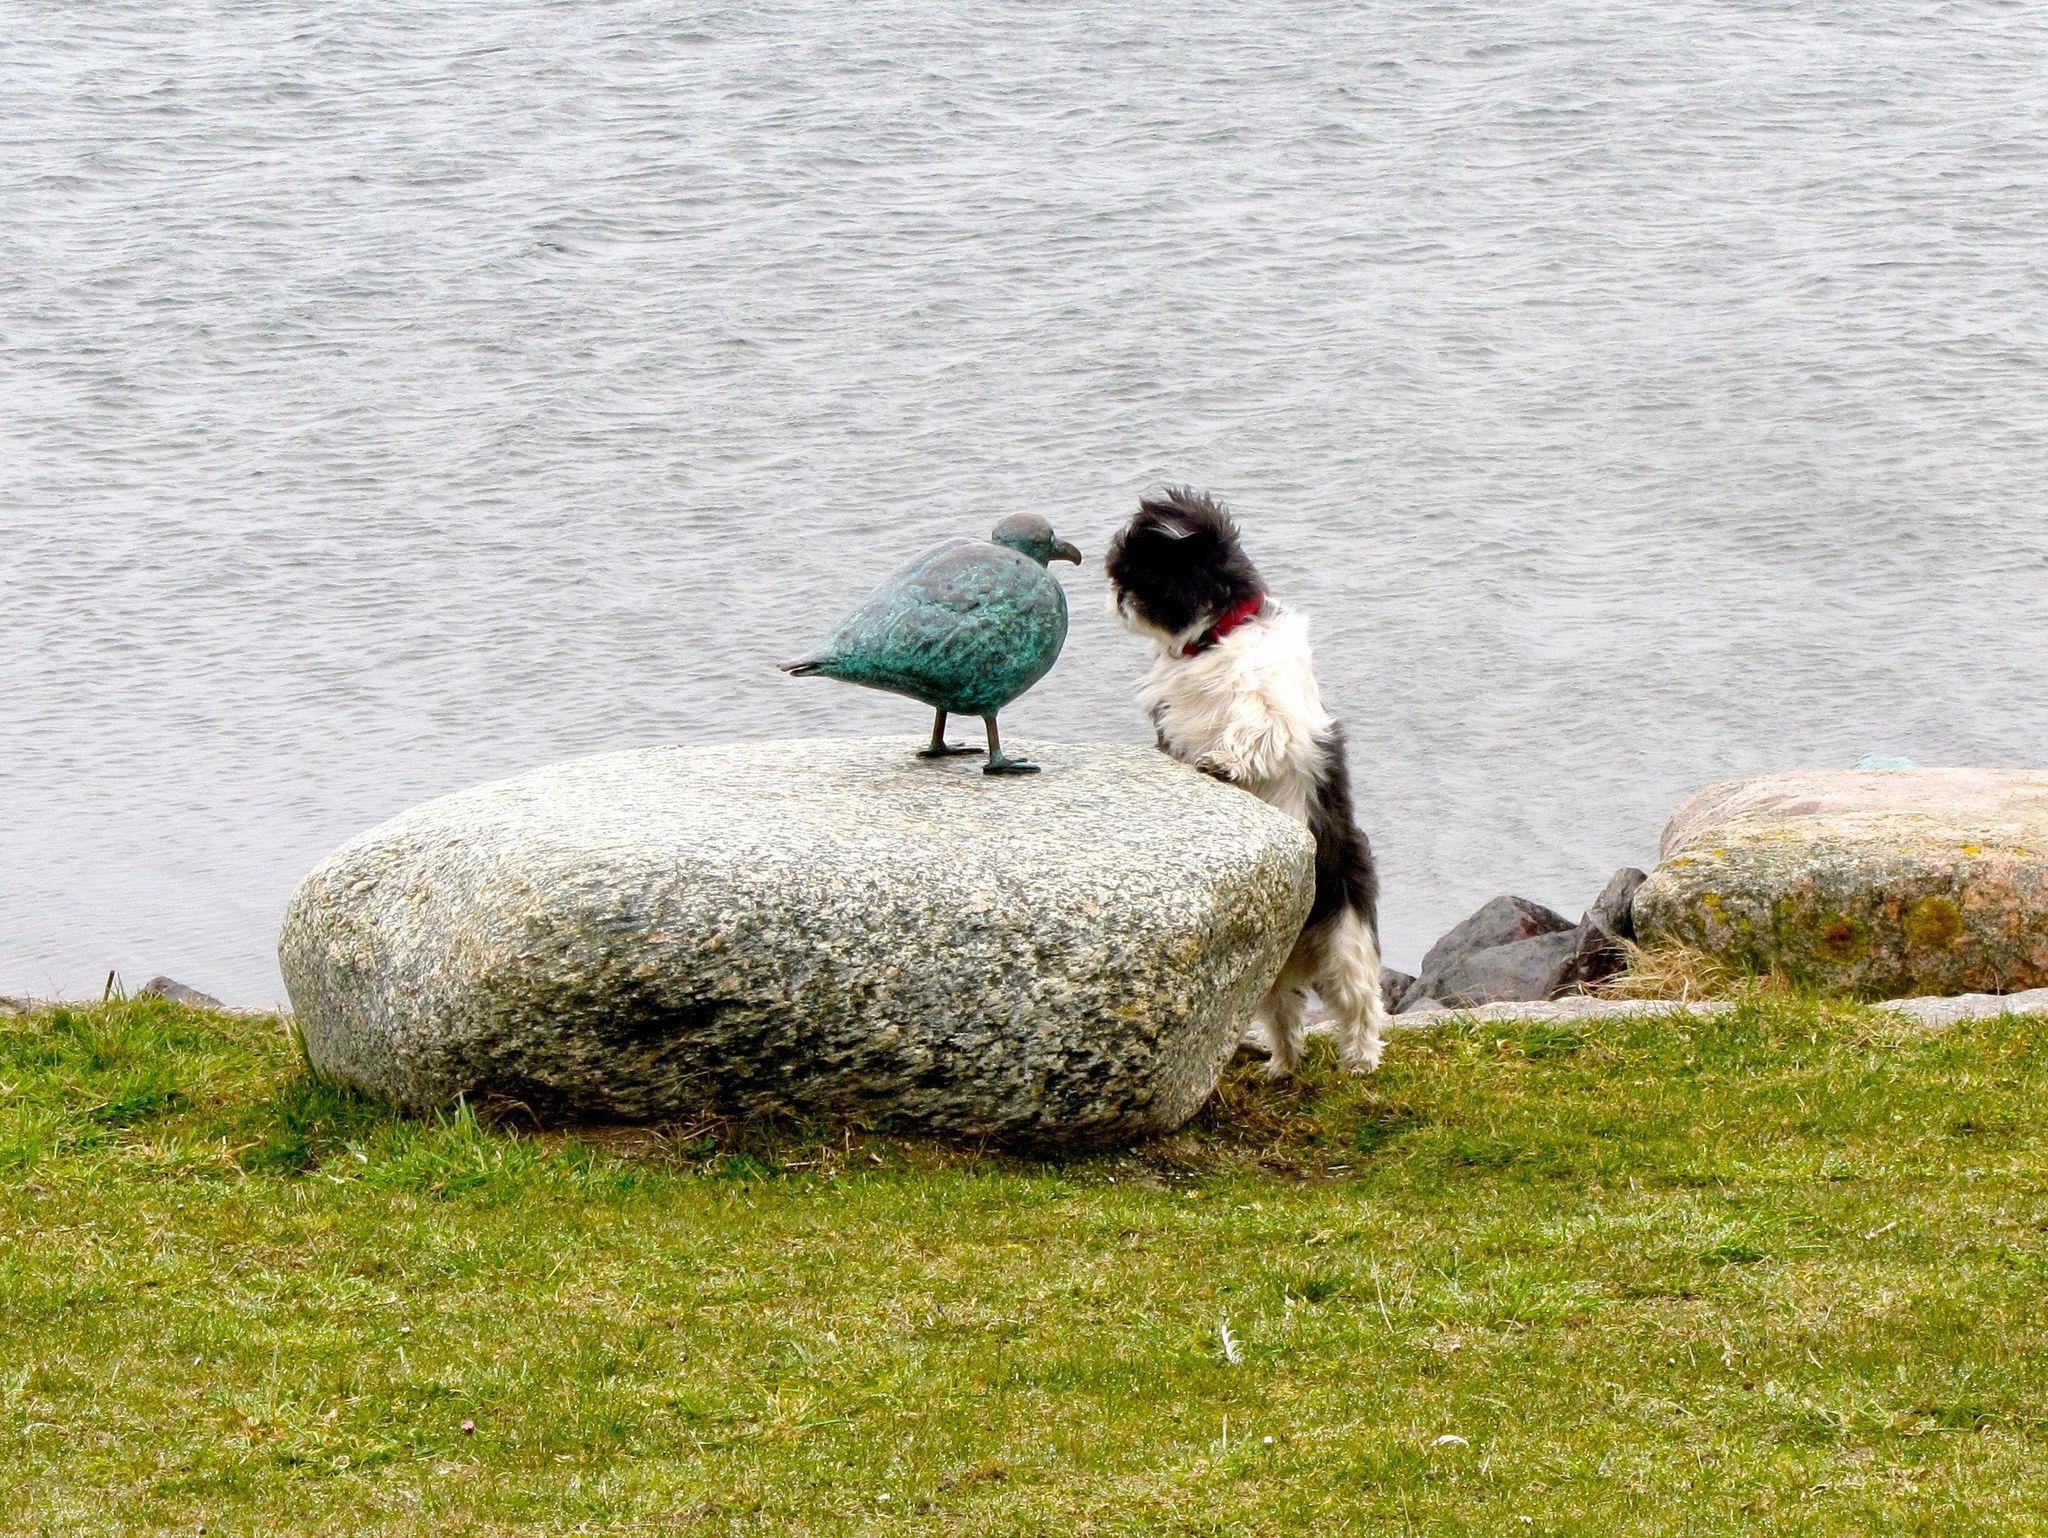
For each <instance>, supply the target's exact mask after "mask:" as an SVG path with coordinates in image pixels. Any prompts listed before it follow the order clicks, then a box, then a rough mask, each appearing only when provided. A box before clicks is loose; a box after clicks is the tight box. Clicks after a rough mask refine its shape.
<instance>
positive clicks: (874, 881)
mask: <svg viewBox="0 0 2048 1538" xmlns="http://www.w3.org/2000/svg"><path fill="white" fill-rule="evenodd" d="M914 746H916V744H915V743H913V742H910V741H906V740H882V741H817V740H813V741H801V742H781V743H751V744H744V745H737V746H732V747H724V748H654V749H647V750H643V751H640V752H630V753H612V754H606V755H603V756H600V757H596V758H586V759H580V760H576V761H574V762H570V763H565V764H556V765H551V766H549V767H547V768H543V769H537V770H534V771H532V772H531V773H528V774H523V775H520V776H518V777H517V778H514V779H510V780H504V781H500V782H499V783H497V784H494V785H485V786H481V787H479V788H477V789H474V790H468V791H463V792H460V793H459V794H456V795H452V796H445V797H443V798H441V799H440V800H438V801H431V802H428V803H427V804H426V805H424V806H420V807H415V808H414V809H413V810H412V811H410V812H406V813H404V814H402V815H400V816H399V817H396V818H394V819H392V820H391V821H390V822H387V823H385V824H384V825H383V826H381V827H378V828H375V829H372V830H371V831H370V832H368V833H365V834H363V835H362V836H361V837H359V838H357V839H355V840H353V841H351V842H350V843H348V844H346V845H344V846H343V847H342V848H341V849H339V850H337V851H335V853H333V854H332V855H330V856H329V857H328V858H327V859H326V860H325V861H323V862H322V863H321V864H320V865H319V866H318V867H317V868H316V869H315V870H314V871H313V872H312V874H311V875H309V876H307V877H306V879H305V881H304V882H302V883H301V884H300V886H299V889H298V891H297V892H296V893H295V894H294V895H293V897H292V900H291V903H290V905H289V907H288V908H287V910H286V914H285V921H284V930H283V935H282V938H281V939H280V941H279V947H278V949H279V962H280V965H281V966H282V969H283V972H284V979H285V985H286V987H287V989H288V990H289V992H290V994H291V999H292V1004H293V1008H294V1011H295V1014H296V1017H297V1022H298V1025H299V1029H300V1031H301V1033H302V1034H303V1038H304V1040H305V1043H306V1050H307V1054H308V1056H309V1058H310V1059H311V1061H312V1063H313V1066H314V1067H315V1068H317V1069H318V1070H319V1071H320V1072H321V1073H323V1074H325V1075H327V1076H328V1077H330V1078H332V1079H335V1080H339V1081H341V1082H344V1083H348V1084H353V1085H356V1086H358V1087H360V1088H363V1089H366V1090H369V1091H371V1092H372V1093H375V1094H378V1095H382V1096H384V1097H386V1098H388V1099H391V1100H394V1101H396V1102H397V1103H399V1104H400V1105H402V1106H405V1107H407V1108H409V1109H413V1110H426V1109H431V1108H435V1107H441V1106H447V1105H449V1104H451V1103H453V1102H454V1101H455V1099H456V1098H457V1097H458V1096H462V1095H469V1096H479V1095H486V1094H498V1095H503V1096H508V1097H511V1098H515V1099H517V1100H519V1101H521V1102H522V1103H524V1104H526V1105H528V1106H530V1107H532V1108H533V1109H534V1110H535V1111H536V1112H537V1113H538V1114H540V1115H542V1116H544V1117H547V1118H549V1119H573V1118H578V1117H585V1118H601V1119H606V1120H625V1121H649V1120H662V1119H666V1118H674V1117H683V1116H694V1115H697V1114H701V1113H704V1112H714V1113H717V1114H725V1115H736V1116H751V1115H759V1114H767V1113H775V1112H794V1113H798V1114H806V1113H816V1112H828V1113H836V1112H847V1113H853V1114H857V1115H862V1116H867V1117H873V1118H877V1119H883V1120H886V1121H887V1122H888V1124H889V1125H891V1126H894V1127H899V1128H903V1129H906V1130H922V1131H930V1132H939V1133H945V1134H948V1135H953V1136H963V1137H988V1138H991V1139H997V1140H1001V1141H1006V1142H1013V1143H1023V1144H1032V1145H1051V1146H1062V1145H1084V1144H1095V1143H1105V1142H1111V1141H1116V1140H1119V1139H1125V1138H1133V1137H1141V1136H1145V1135H1148V1134H1152V1133H1158V1132H1167V1131H1171V1130H1173V1129H1174V1128H1176V1127H1178V1126H1179V1125H1180V1124H1181V1123H1182V1122H1184V1121H1186V1120H1187V1118H1188V1117H1190V1116H1192V1115H1193V1114H1194V1113H1195V1111H1196V1109H1197V1108H1199V1107H1200V1105H1201V1103H1202V1102H1203V1101H1204V1100H1206V1099H1207V1098H1208V1096H1209V1094H1210V1092H1211V1091H1212V1090H1213V1089H1214V1088H1215V1086H1216V1081H1217V1079H1218V1077H1219V1076H1220V1074H1221V1073H1222V1070H1223V1065H1224V1063H1225V1062H1226V1061H1227V1060H1228V1059H1229V1057H1230V1054H1231V1052H1232V1051H1233V1050H1234V1049H1235V1047H1236V1045H1237V1041H1238V1038H1239V1036H1240V1034H1241V1033H1242V1031H1243V1029H1244V1026H1245V1023H1246V1021H1247V1020H1248V1019H1249V1018H1250V1015H1251V1011H1252V1009H1253V1008H1254V1006H1255V1005H1256V1004H1257V1003H1258V1001H1259V999H1260V997H1261V996H1262V995H1263V994H1264V992H1265V990H1266V989H1267V988H1268V987H1269V986H1270V985H1271V983H1272V980H1273V978H1274V976H1275V975H1276V974H1277V973H1278V971H1279V969H1280V965H1281V962H1282V961H1283V960H1285V958H1286V956H1287V954H1288V952H1289V951H1290V950H1291V949H1292V948H1293V945H1294V942H1295V939H1296V938H1297V937H1298V935H1299V934H1300V930H1301V925H1302V923H1303V921H1304V920H1305V919H1306V918H1307V915H1308V910H1309V903H1310V901H1311V899H1312V897H1313V895H1314V886H1315V876H1314V866H1313V860H1312V853H1313V850H1312V846H1311V843H1310V840H1309V837H1308V835H1307V832H1306V831H1305V830H1304V829H1303V828H1302V827H1301V825H1300V824H1299V823H1296V822H1295V821H1293V820H1292V819H1291V818H1288V817H1286V816H1285V815H1283V814H1282V813H1280V812H1277V811H1275V810H1274V809H1273V808H1271V807H1269V806H1267V805H1266V804H1265V803H1264V802H1262V801H1260V800H1259V799H1258V798H1257V797H1256V796H1249V795H1246V794H1245V793H1244V792H1243V791H1242V790H1238V789H1235V788H1233V787H1231V786H1228V785H1222V784H1218V783H1217V782H1216V781H1214V780H1211V779H1208V778H1206V777H1204V776H1202V775H1200V774H1197V773H1195V772H1194V771H1193V770H1192V769H1189V768H1187V767H1186V766H1184V765H1182V764H1179V763H1177V762H1175V761H1174V760H1173V759H1172V758H1170V757H1168V756H1167V755H1165V754H1163V753H1158V752H1154V751H1153V750H1152V749H1150V748H1136V747H1125V746H1100V745H1097V746H1080V745H1071V744H1066V745H1062V744H1046V745H1044V747H1043V749H1042V751H1040V752H1036V753H1034V754H1033V755H1032V756H1033V757H1035V758H1036V759H1037V760H1038V761H1039V763H1040V764H1042V765H1043V767H1044V770H1045V772H1044V773H1043V774H1042V775H1040V776H1037V777H1036V778H1032V779H990V778H988V777H987V776H985V775H983V774H982V772H981V765H980V763H979V761H978V760H976V759H965V760H961V759H942V760H936V761H932V760H920V759H918V758H915V757H913V756H912V752H911V749H912V748H913V747H914Z"/></svg>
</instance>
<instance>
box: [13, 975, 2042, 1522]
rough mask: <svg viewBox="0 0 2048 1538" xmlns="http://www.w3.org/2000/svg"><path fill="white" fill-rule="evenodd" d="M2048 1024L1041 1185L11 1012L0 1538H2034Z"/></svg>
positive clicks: (1835, 1053)
mask: <svg viewBox="0 0 2048 1538" xmlns="http://www.w3.org/2000/svg"><path fill="white" fill-rule="evenodd" d="M2041 1029H2042V1026H2041V1023H2040V1022H2038V1021H2027V1020H2014V1019H2010V1018H2008V1019H2003V1020H1996V1021H1989V1022H1982V1023H1976V1024H1969V1025H1962V1026H1957V1027H1954V1028H1952V1029H1950V1030H1948V1031H1945V1032H1941V1033H1936V1034H1919V1033H1915V1032H1913V1031H1911V1030H1909V1029H1907V1028H1905V1027H1903V1026H1901V1025H1899V1024H1898V1023H1896V1022H1895V1021H1894V1020H1892V1019H1891V1018H1889V1017H1886V1016H1882V1015H1878V1014H1873V1013H1868V1012H1865V1011H1863V1010H1860V1009H1857V1008H1852V1007H1847V1006H1822V1005H1819V1004H1815V1003H1811V1002H1805V1003H1802V1002H1797V1001H1793V1002H1779V1003H1771V1004H1766V1005H1756V1006H1749V1007H1745V1008H1744V1009H1742V1010H1739V1011H1737V1012H1736V1013H1734V1014H1732V1015H1730V1016H1727V1017H1724V1018H1721V1019H1719V1020H1711V1021H1708V1020H1696V1019H1685V1018H1677V1019H1668V1020H1655V1021H1615V1022H1607V1023H1602V1024H1599V1025H1597V1026H1592V1027H1586V1028H1584V1029H1563V1028H1559V1027H1557V1026H1531V1027H1501V1026H1489V1027H1466V1028H1459V1027H1456V1026H1453V1027H1449V1028H1445V1029H1442V1030H1439V1031H1437V1032H1435V1033H1432V1034H1428V1035H1418V1036H1408V1035H1397V1036H1396V1038H1395V1040H1394V1043H1393V1045H1392V1047H1391V1049H1390V1051H1389V1053H1388V1061H1387V1067H1386V1068H1385V1069H1384V1070H1383V1071H1382V1072H1381V1073H1380V1074H1379V1075H1378V1076H1377V1077H1375V1078H1373V1079H1370V1080H1366V1081H1362V1082H1357V1081H1347V1080H1344V1079H1342V1078H1341V1077H1339V1076H1338V1075H1336V1074H1335V1073H1334V1072H1332V1071H1330V1070H1329V1068H1328V1066H1327V1064H1324V1063H1321V1062H1319V1063H1318V1065H1317V1068H1316V1071H1315V1072H1314V1074H1313V1075H1312V1076H1311V1077H1310V1078H1309V1079H1308V1080H1307V1081H1306V1082H1305V1083H1303V1084H1300V1085H1295V1086H1283V1087H1269V1086H1266V1085H1263V1084H1261V1083H1258V1082H1256V1081H1254V1080H1252V1079H1251V1078H1249V1077H1247V1076H1243V1075H1239V1074H1234V1075H1233V1077H1232V1078H1231V1079H1230V1080H1229V1081H1228V1082H1227V1083H1226V1085H1225V1087H1224V1091H1223V1093H1222V1094H1221V1096H1220V1097H1219V1099H1218V1101H1217V1102H1216V1103H1215V1104H1214V1105H1212V1107H1211V1109H1210V1111H1209V1112H1208V1113H1207V1114H1206V1115H1205V1117H1204V1119H1203V1120H1202V1121H1200V1122H1198V1123H1197V1124H1196V1125H1195V1126H1194V1127H1193V1128H1191V1129H1189V1131H1188V1132H1186V1133H1183V1134H1182V1135H1180V1136H1178V1137H1176V1138H1173V1139H1170V1140H1168V1141H1166V1142H1164V1143H1162V1144H1157V1145H1154V1146H1151V1147H1148V1148H1143V1149H1139V1150H1135V1151H1127V1152H1123V1153H1117V1154H1105V1155H1095V1156H1090V1157H1086V1158H1076V1159H1073V1160H1070V1161H1067V1162H1064V1163H1043V1162H1026V1161H1022V1160H1017V1159H1012V1158H1007V1157H1003V1156H1000V1155H997V1154H977V1153H972V1152H963V1151H959V1150H947V1149H944V1148H941V1147H936V1146H933V1145H927V1144H920V1143H915V1142H907V1141H901V1140H897V1139H892V1138H889V1137H887V1136H883V1135H878V1134H874V1133H863V1132H861V1131H859V1130H849V1129H845V1128H837V1127H833V1128H810V1129H803V1128H784V1129H780V1130H777V1131H774V1132H764V1131H760V1130H754V1131H751V1132H748V1133H745V1134H744V1135H742V1134H740V1133H738V1132H736V1131H735V1129H731V1128H724V1127H717V1126H710V1127H695V1128H672V1129H666V1130H665V1131H664V1132H663V1133H662V1134H661V1135H658V1136H656V1135H649V1134H610V1135H605V1134H601V1133H597V1132H592V1133H588V1134H585V1135H584V1136H583V1137H582V1138H573V1137H572V1138H568V1139H564V1138H562V1137H560V1136H553V1135H540V1136H536V1135H533V1134H532V1133H530V1132H528V1133H521V1132H519V1131H517V1130H513V1129H512V1128H511V1127H509V1126H507V1125H498V1126H495V1127H494V1126H492V1125H491V1124H490V1122H489V1120H488V1119H485V1120H484V1121H483V1122H479V1120H478V1119H477V1118H474V1117H471V1116H468V1115H463V1116H458V1117H453V1118H449V1119H446V1120H443V1121H440V1122H437V1123H421V1122H416V1121H405V1120H401V1119H398V1118H395V1117H392V1116H390V1115H388V1114H386V1113H384V1112H383V1111H380V1110H378V1109H376V1108H375V1107H372V1106H369V1105H366V1104H364V1103H361V1102H359V1101H356V1100H354V1099H351V1098H349V1097H347V1096H344V1095H341V1094H338V1093H336V1092H334V1091H332V1090H329V1089H326V1088H323V1087H321V1086H319V1085H316V1084H313V1083H311V1082H309V1081H308V1080H307V1079H306V1078H305V1077H304V1075H303V1073H302V1070H301V1068H300V1065H299V1059H298V1056H297V1054H296V1052H295V1051H294V1049H293V1047H292V1045H291V1043H290V1042H289V1041H288V1040H287V1039H286V1038H285V1036H284V1035H283V1034H282V1032H281V1030H280V1029H279V1027H278V1025H277V1023H276V1022H275V1021H272V1020H261V1019H258V1020H250V1019H237V1018H230V1017H226V1016H221V1015H214V1014H207V1013H196V1012H192V1011H188V1010H182V1009H178V1008H175V1007H173V1006H170V1005H166V1004H159V1003H115V1004H110V1005H107V1006H105V1007H99V1008H92V1009H80V1010H66V1011H59V1012H57V1013H54V1014H40V1015H27V1016H6V1015H0V1204H4V1206H0V1210H4V1214H5V1228H6V1232H5V1241H4V1250H0V1452H4V1456H0V1530H5V1531H9V1532H24V1533H45V1532H47V1533H83V1532H94V1533H97V1532H154V1531H165V1532H188V1533H189V1532H195V1531H198V1530H200V1529H201V1528H202V1526H203V1528H204V1530H205V1531H206V1532H208V1533H210V1534H220V1533H244V1532H246V1533H318V1534H329V1533H354V1532H396V1533H435V1534H443V1533H449V1534H453V1533H495V1532H508V1531H514V1530H522V1529H529V1528H540V1529H545V1530H557V1531H588V1532H597V1531H627V1532H648V1533H654V1532H663V1533H667V1532H690V1533H698V1532H703V1533H746V1534H783V1533H855V1532H858V1533H903V1534H913V1533H914V1534H929V1533H958V1534H975V1535H981V1534H1023V1533H1033V1534H1040V1533H1042V1534H1060V1535H1065V1534H1138V1533H1145V1534H1150V1533H1174V1534H1266V1533H1272V1534H1283V1533H1284V1534H1297V1533H1304V1532H1306V1533H1314V1534H1318V1535H1327V1534H1336V1533H1351V1532H1358V1533H1398V1532H1427V1533H1438V1532H1442V1533H1461V1532H1472V1533H1490V1534H1503V1533H1504V1534H1517V1533H1531V1534H1534V1533H1631V1534H1633V1533H1672V1534H1679V1533H1684V1534H1698V1533H1711V1532H1743V1533H1752V1532H1796V1533H1802V1534H1805V1533H1855V1534H1864V1533H1872V1532H1927V1533H1937V1532H1939V1533H1950V1532H2010V1533H2030V1534H2032V1533H2040V1532H2043V1531H2048V1475H2044V1472H2043V1470H2044V1469H2048V1330H2044V1326H2048V1303H2044V1295H2043V1288H2044V1282H2048V1131H2044V1128H2043V1121H2044V1118H2043V1115H2042V1107H2043V1105H2044V1103H2048V1054H2044V1052H2043V1051H2042V1050H2041V1047H2040V1045H2039V1042H2038V1035H2039V1032H2040V1031H2041ZM1226 1325H1227V1327H1228V1330H1229V1333H1230V1337H1231V1340H1232V1342H1233V1343H1234V1344H1233V1345H1232V1346H1231V1347H1230V1348H1229V1349H1228V1350H1226V1348H1225V1344H1224V1339H1223V1329H1224V1327H1225V1326H1226Z"/></svg>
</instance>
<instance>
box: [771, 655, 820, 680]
mask: <svg viewBox="0 0 2048 1538" xmlns="http://www.w3.org/2000/svg"><path fill="white" fill-rule="evenodd" d="M775 665H776V666H777V667H779V668H781V669H782V671H783V672H785V673H787V674H788V675H789V676H790V677H791V678H807V677H809V676H810V675H811V674H813V673H815V672H817V671H818V667H819V662H818V659H817V658H816V657H800V658H798V659H797V660H796V661H795V662H778V663H776V664H775Z"/></svg>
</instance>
